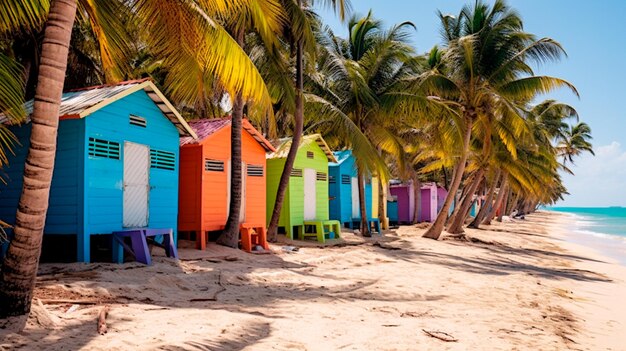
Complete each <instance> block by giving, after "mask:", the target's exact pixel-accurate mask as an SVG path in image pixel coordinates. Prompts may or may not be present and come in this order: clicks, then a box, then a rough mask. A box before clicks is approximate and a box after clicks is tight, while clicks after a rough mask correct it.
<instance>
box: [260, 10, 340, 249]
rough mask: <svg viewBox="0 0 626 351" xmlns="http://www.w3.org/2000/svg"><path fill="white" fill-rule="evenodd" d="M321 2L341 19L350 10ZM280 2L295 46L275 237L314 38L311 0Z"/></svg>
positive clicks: (296, 141) (270, 230) (301, 123)
mask: <svg viewBox="0 0 626 351" xmlns="http://www.w3.org/2000/svg"><path fill="white" fill-rule="evenodd" d="M322 3H323V5H325V6H329V7H332V8H333V9H334V10H335V12H338V13H339V17H340V19H341V20H342V21H343V20H344V19H345V17H346V14H347V13H348V12H349V11H350V7H351V6H350V2H349V0H323V1H322ZM281 4H282V5H283V8H284V9H285V11H286V12H287V15H288V21H289V23H288V28H289V29H290V32H289V33H287V37H288V38H289V39H290V42H292V43H293V46H295V84H294V87H295V94H294V100H295V101H294V114H293V119H294V124H293V136H292V141H291V146H290V147H289V152H288V153H287V158H286V159H285V165H284V167H283V172H282V174H281V176H280V180H279V182H278V189H277V191H276V202H275V203H274V208H273V210H272V217H271V218H270V223H269V227H268V230H267V232H268V237H269V238H270V240H273V241H275V240H276V237H277V234H278V220H279V219H280V211H281V210H282V208H283V202H284V200H285V192H286V191H287V186H288V185H289V177H290V174H291V169H292V168H293V164H294V162H295V160H296V154H297V152H298V148H299V147H300V142H301V140H302V131H303V129H304V54H305V48H306V49H307V52H309V53H312V54H313V55H314V53H315V40H314V37H313V25H314V23H312V21H311V18H310V17H309V16H307V13H306V11H305V10H307V11H308V10H309V6H310V5H314V1H311V2H310V3H307V2H305V1H303V0H297V1H296V2H294V0H282V2H281Z"/></svg>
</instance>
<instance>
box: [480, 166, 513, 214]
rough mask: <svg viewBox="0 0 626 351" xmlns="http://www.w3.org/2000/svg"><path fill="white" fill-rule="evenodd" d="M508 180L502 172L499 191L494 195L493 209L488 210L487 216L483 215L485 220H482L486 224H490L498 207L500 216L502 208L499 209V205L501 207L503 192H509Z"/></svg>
mask: <svg viewBox="0 0 626 351" xmlns="http://www.w3.org/2000/svg"><path fill="white" fill-rule="evenodd" d="M508 181H509V178H508V177H507V175H506V174H504V175H503V176H502V184H500V191H499V192H498V196H497V197H496V203H495V204H494V205H493V209H492V210H491V212H489V214H488V215H487V217H485V220H484V222H483V223H484V224H487V225H489V224H491V221H493V218H494V217H495V216H496V214H497V213H498V209H499V210H500V216H502V212H504V210H503V209H500V207H502V203H503V200H504V196H505V194H507V193H508V192H509V190H508Z"/></svg>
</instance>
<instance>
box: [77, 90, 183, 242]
mask: <svg viewBox="0 0 626 351" xmlns="http://www.w3.org/2000/svg"><path fill="white" fill-rule="evenodd" d="M131 114H132V115H135V116H139V117H142V118H144V119H145V120H146V127H141V126H136V125H131V124H130V122H129V117H130V115H131ZM86 121H87V135H86V137H87V138H89V137H94V138H99V139H103V140H108V141H115V142H118V143H120V146H121V157H120V159H119V160H112V159H106V158H99V157H93V156H87V161H86V164H87V180H88V182H87V183H88V188H87V218H88V223H87V225H88V230H89V232H90V233H92V234H101V233H111V232H113V231H116V230H121V229H123V227H122V219H123V193H122V191H123V190H122V187H123V177H124V170H123V167H124V142H126V141H128V142H133V143H137V144H143V145H147V146H149V147H150V149H155V150H161V151H168V152H172V153H174V154H175V157H176V165H175V169H174V170H163V169H156V168H151V169H150V187H151V190H150V195H149V199H148V203H149V210H148V211H149V214H148V216H149V221H148V226H150V227H152V228H173V229H174V230H176V225H177V224H176V223H177V216H178V147H179V136H178V131H177V130H176V128H175V127H174V125H173V124H172V123H171V122H170V121H169V120H168V119H167V118H165V116H164V115H163V114H162V113H161V111H160V110H159V108H158V107H157V106H156V105H155V104H154V102H153V101H152V100H151V99H150V98H149V97H148V95H147V94H146V93H145V92H144V91H143V90H141V91H138V92H136V93H133V94H131V95H129V96H127V97H125V98H124V99H122V100H120V101H117V102H114V103H112V104H110V105H108V106H106V107H104V108H103V109H101V110H98V111H96V112H95V113H93V114H92V115H91V116H89V117H87V118H86Z"/></svg>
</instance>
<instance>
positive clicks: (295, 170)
mask: <svg viewBox="0 0 626 351" xmlns="http://www.w3.org/2000/svg"><path fill="white" fill-rule="evenodd" d="M291 176H292V177H302V170H301V169H299V168H293V169H291Z"/></svg>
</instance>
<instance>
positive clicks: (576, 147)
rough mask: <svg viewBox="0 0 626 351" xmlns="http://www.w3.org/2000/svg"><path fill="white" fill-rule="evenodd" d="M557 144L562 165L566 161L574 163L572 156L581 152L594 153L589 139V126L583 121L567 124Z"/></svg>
mask: <svg viewBox="0 0 626 351" xmlns="http://www.w3.org/2000/svg"><path fill="white" fill-rule="evenodd" d="M560 139H561V140H560V141H559V143H558V144H557V152H558V154H559V156H560V157H562V158H563V165H565V164H566V163H567V162H568V161H569V162H570V163H574V156H579V155H581V154H582V153H583V152H585V151H586V152H589V153H590V154H592V155H595V153H594V151H593V146H592V145H591V143H590V142H589V140H591V128H590V127H589V125H588V124H587V123H585V122H580V123H578V124H576V125H572V126H569V127H568V128H566V129H565V130H563V136H562V137H561V138H560Z"/></svg>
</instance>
